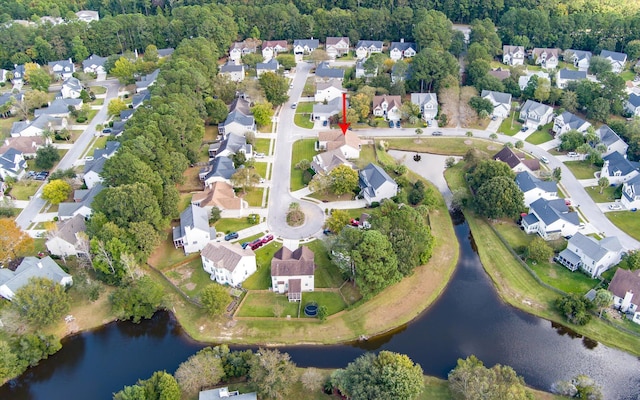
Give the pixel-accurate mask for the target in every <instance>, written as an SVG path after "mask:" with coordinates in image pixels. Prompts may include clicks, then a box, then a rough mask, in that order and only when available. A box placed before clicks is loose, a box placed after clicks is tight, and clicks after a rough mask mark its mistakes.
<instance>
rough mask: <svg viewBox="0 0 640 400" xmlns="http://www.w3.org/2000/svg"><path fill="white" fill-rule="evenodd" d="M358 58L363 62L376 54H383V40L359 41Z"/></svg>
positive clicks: (357, 46) (357, 47)
mask: <svg viewBox="0 0 640 400" xmlns="http://www.w3.org/2000/svg"><path fill="white" fill-rule="evenodd" d="M355 49H356V58H357V59H358V60H363V59H365V58H368V57H369V56H371V55H372V54H374V53H382V41H381V40H359V41H358V43H357V44H356V47H355Z"/></svg>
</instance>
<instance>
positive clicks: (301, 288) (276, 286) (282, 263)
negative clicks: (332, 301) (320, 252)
mask: <svg viewBox="0 0 640 400" xmlns="http://www.w3.org/2000/svg"><path fill="white" fill-rule="evenodd" d="M313 259H314V254H313V251H311V249H309V248H308V247H306V246H302V247H298V248H297V249H296V250H295V251H291V250H289V249H288V248H287V247H285V246H283V247H281V248H280V250H278V251H276V254H274V255H273V259H271V287H272V288H273V291H274V292H276V293H281V294H284V293H287V297H288V298H289V301H301V300H302V292H313V290H314V289H315V281H314V277H313V274H314V272H315V270H316V264H315V262H314V261H313Z"/></svg>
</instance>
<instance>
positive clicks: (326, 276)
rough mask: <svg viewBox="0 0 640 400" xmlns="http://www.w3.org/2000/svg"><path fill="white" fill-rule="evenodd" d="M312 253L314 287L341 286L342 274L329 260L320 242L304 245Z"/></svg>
mask: <svg viewBox="0 0 640 400" xmlns="http://www.w3.org/2000/svg"><path fill="white" fill-rule="evenodd" d="M306 246H307V247H309V248H310V249H311V251H313V254H314V261H315V263H316V272H315V286H316V287H317V288H337V287H340V285H342V283H343V282H344V278H343V277H342V273H341V272H340V270H339V269H338V267H336V266H335V265H334V264H333V263H332V262H331V260H330V259H329V252H328V251H327V248H326V247H325V244H324V242H323V241H322V240H314V241H313V242H310V243H308V244H307V245H306Z"/></svg>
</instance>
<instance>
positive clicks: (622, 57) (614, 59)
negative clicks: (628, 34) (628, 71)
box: [600, 50, 627, 73]
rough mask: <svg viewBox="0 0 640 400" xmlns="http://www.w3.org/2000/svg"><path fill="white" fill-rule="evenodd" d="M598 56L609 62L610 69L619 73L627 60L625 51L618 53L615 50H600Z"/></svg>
mask: <svg viewBox="0 0 640 400" xmlns="http://www.w3.org/2000/svg"><path fill="white" fill-rule="evenodd" d="M600 57H602V58H604V59H606V60H607V61H609V62H610V63H611V71H613V72H615V73H620V72H622V70H623V69H624V66H625V63H626V62H627V55H626V54H625V53H618V52H616V51H609V50H602V51H601V52H600Z"/></svg>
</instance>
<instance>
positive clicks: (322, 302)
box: [301, 290, 347, 315]
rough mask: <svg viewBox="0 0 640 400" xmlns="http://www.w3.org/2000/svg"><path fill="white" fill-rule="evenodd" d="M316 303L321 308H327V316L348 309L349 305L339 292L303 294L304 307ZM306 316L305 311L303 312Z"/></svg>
mask: <svg viewBox="0 0 640 400" xmlns="http://www.w3.org/2000/svg"><path fill="white" fill-rule="evenodd" d="M312 301H313V302H316V303H318V305H319V306H325V307H327V314H328V315H333V314H335V313H338V312H340V311H342V310H344V309H345V308H347V303H345V302H344V299H343V298H342V296H341V295H340V292H338V291H337V290H336V291H335V292H324V291H323V292H304V293H302V306H303V307H304V306H305V305H306V304H307V303H309V302H312ZM301 314H302V315H304V309H303V310H302V312H301Z"/></svg>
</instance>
